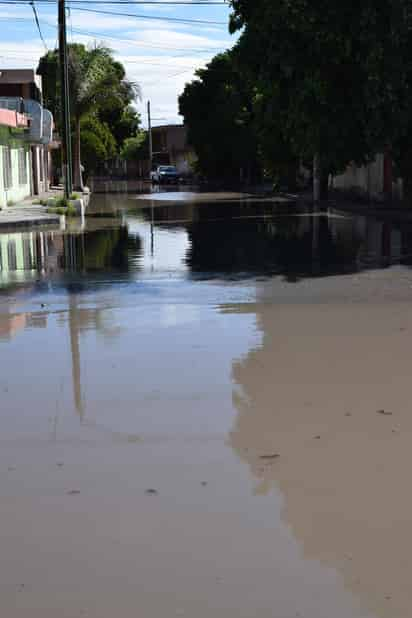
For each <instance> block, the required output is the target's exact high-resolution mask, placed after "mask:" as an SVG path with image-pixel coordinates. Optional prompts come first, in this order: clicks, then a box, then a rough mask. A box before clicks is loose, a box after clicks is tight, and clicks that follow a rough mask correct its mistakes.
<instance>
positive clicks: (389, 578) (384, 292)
mask: <svg viewBox="0 0 412 618" xmlns="http://www.w3.org/2000/svg"><path fill="white" fill-rule="evenodd" d="M236 285H237V287H236V286H235V285H233V286H231V285H224V286H222V287H221V288H219V287H218V286H216V288H213V290H211V288H210V287H208V284H204V285H202V284H198V288H197V290H198V293H197V294H196V295H194V294H192V292H193V289H190V290H189V291H188V292H187V296H185V297H184V298H183V297H179V298H177V296H176V298H174V300H173V302H172V300H171V293H170V292H169V293H168V294H167V298H166V297H162V298H157V297H156V298H154V297H151V296H148V297H147V298H145V299H143V300H141V299H140V300H139V298H137V297H136V294H135V295H130V296H129V295H125V296H124V297H121V296H119V295H117V294H116V293H115V292H110V291H104V292H97V291H92V292H90V293H89V294H88V295H85V296H76V295H71V296H70V297H68V296H66V295H64V294H63V293H61V294H56V295H54V296H51V295H50V294H46V293H45V294H44V296H41V295H40V296H36V297H35V298H33V297H30V296H29V297H25V298H23V299H20V300H19V299H16V298H9V299H5V298H4V297H3V298H2V299H1V303H0V333H1V334H0V337H1V339H0V366H1V370H0V392H1V417H0V420H1V433H0V547H1V553H0V615H1V616H2V617H3V616H4V617H5V618H26V616H27V617H29V616H30V618H56V617H58V618H74V617H78V616H79V617H80V616H88V617H92V618H112V617H113V616H116V617H118V618H129V617H131V616H138V617H139V618H140V617H142V618H163V617H167V618H169V617H171V616H187V617H190V618H211V617H213V618H251V616H253V617H256V618H267V617H269V616H270V617H272V618H299V617H300V618H407V617H409V616H410V615H411V611H412V593H411V590H410V579H411V574H412V557H411V556H412V534H411V532H412V523H411V522H412V498H411V495H410V490H409V489H410V488H409V485H410V483H409V474H410V469H411V466H412V449H411V444H412V416H411V413H410V400H411V378H410V370H409V364H410V363H409V361H410V351H411V342H412V314H411V311H410V306H411V305H410V301H411V300H412V289H411V286H412V280H411V277H410V274H409V271H408V270H407V269H401V268H395V269H391V270H388V271H381V272H376V273H375V272H372V273H365V274H363V275H356V276H347V277H340V278H326V279H322V280H316V281H315V280H313V281H311V282H309V281H304V282H301V283H298V284H295V285H293V284H284V283H282V282H281V281H279V280H277V281H276V282H260V283H255V282H248V284H247V286H245V287H244V289H243V288H242V289H239V285H240V284H236ZM205 290H209V292H208V294H209V295H208V296H207V297H206V296H205V294H206V292H205ZM210 290H211V291H210ZM202 293H203V296H202ZM185 294H186V292H185ZM195 299H198V300H196V301H195ZM199 299H203V300H199ZM42 304H43V305H44V307H42Z"/></svg>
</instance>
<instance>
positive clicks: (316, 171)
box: [313, 153, 320, 202]
mask: <svg viewBox="0 0 412 618" xmlns="http://www.w3.org/2000/svg"><path fill="white" fill-rule="evenodd" d="M313 201H314V202H319V201H320V157H319V154H318V153H316V154H315V156H314V157H313Z"/></svg>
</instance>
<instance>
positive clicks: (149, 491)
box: [145, 489, 159, 496]
mask: <svg viewBox="0 0 412 618" xmlns="http://www.w3.org/2000/svg"><path fill="white" fill-rule="evenodd" d="M158 493H159V492H158V491H157V490H156V489H146V491H145V494H146V496H157V495H158Z"/></svg>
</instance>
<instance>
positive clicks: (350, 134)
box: [230, 0, 412, 172]
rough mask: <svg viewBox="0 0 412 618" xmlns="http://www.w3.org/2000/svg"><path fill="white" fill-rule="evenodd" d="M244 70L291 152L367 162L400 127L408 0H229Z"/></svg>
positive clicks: (340, 165)
mask: <svg viewBox="0 0 412 618" xmlns="http://www.w3.org/2000/svg"><path fill="white" fill-rule="evenodd" d="M231 5H232V8H233V14H232V17H231V24H230V27H231V31H232V32H234V31H236V30H241V31H242V34H241V36H240V40H239V43H238V46H237V47H238V53H239V57H240V58H241V61H242V66H243V67H244V70H246V71H249V72H250V73H251V74H253V75H254V76H255V80H256V84H257V88H258V90H259V91H260V93H261V96H262V98H263V99H264V100H266V101H268V102H270V106H271V108H272V118H275V119H277V124H278V127H279V132H280V133H281V135H282V138H283V140H284V141H285V142H286V143H287V144H289V145H290V147H291V149H292V150H293V151H294V152H295V153H296V155H298V156H302V157H307V158H311V157H313V155H315V154H316V153H319V154H320V156H321V160H322V167H323V168H324V169H325V170H326V171H327V172H336V171H339V170H342V169H344V167H345V166H346V165H347V163H349V162H350V161H355V162H358V163H361V162H364V161H367V160H368V159H369V158H371V157H373V156H374V155H375V154H376V153H377V152H378V151H379V150H383V149H384V148H385V147H388V146H389V147H391V146H392V145H393V144H395V143H397V142H398V141H399V137H400V136H402V135H404V133H405V129H406V128H407V127H408V126H409V122H410V121H409V119H410V117H411V114H410V92H411V57H412V56H411V51H412V46H411V43H412V38H411V36H412V34H411V32H412V29H411V25H412V24H411V17H412V11H411V7H412V3H411V2H410V0H383V1H382V0H379V1H378V0H366V2H361V3H347V2H344V3H341V2H336V1H335V2H330V1H328V2H326V1H325V0H277V1H276V2H272V1H271V0H231Z"/></svg>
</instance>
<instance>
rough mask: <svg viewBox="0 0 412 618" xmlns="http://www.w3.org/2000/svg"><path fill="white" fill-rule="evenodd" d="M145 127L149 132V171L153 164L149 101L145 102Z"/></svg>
mask: <svg viewBox="0 0 412 618" xmlns="http://www.w3.org/2000/svg"><path fill="white" fill-rule="evenodd" d="M147 127H148V133H149V161H150V171H152V166H153V140H152V118H151V115H150V101H148V102H147Z"/></svg>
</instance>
